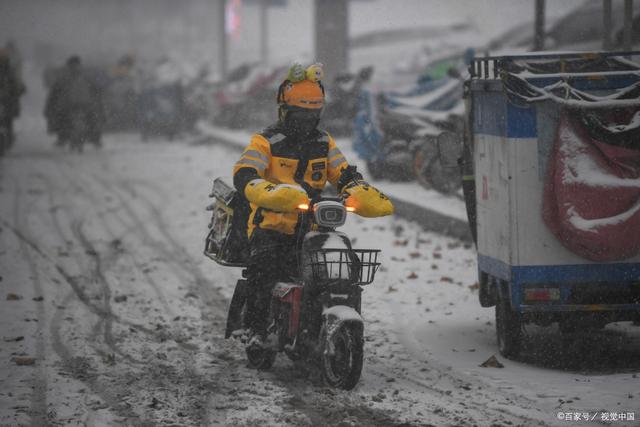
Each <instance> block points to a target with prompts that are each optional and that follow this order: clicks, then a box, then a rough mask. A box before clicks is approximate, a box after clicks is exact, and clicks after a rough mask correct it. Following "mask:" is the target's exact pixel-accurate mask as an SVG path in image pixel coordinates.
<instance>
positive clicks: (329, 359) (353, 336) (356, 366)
mask: <svg viewBox="0 0 640 427" xmlns="http://www.w3.org/2000/svg"><path fill="white" fill-rule="evenodd" d="M363 341H364V340H363V337H362V327H361V325H352V324H348V323H347V324H343V325H342V326H340V328H339V329H338V330H337V331H335V332H334V333H332V334H331V335H330V336H328V337H326V342H325V347H324V351H323V352H322V373H323V376H324V379H325V381H326V383H327V384H328V385H330V386H331V387H336V388H342V389H344V390H351V389H352V388H353V387H355V385H356V384H357V383H358V381H359V380H360V374H361V373H362V359H363Z"/></svg>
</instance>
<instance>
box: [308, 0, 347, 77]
mask: <svg viewBox="0 0 640 427" xmlns="http://www.w3.org/2000/svg"><path fill="white" fill-rule="evenodd" d="M314 9H315V60H316V61H320V62H322V63H323V64H324V66H325V67H324V72H325V81H327V82H329V83H331V82H333V79H334V77H335V76H336V74H338V73H340V72H342V71H347V70H348V68H349V1H348V0H315V8H314Z"/></svg>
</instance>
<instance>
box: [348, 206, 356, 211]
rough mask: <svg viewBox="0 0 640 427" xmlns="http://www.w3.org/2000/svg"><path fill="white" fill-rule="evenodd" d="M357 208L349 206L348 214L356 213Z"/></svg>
mask: <svg viewBox="0 0 640 427" xmlns="http://www.w3.org/2000/svg"><path fill="white" fill-rule="evenodd" d="M355 211H356V208H354V207H353V206H347V212H355Z"/></svg>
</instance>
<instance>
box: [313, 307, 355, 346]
mask: <svg viewBox="0 0 640 427" xmlns="http://www.w3.org/2000/svg"><path fill="white" fill-rule="evenodd" d="M322 320H323V325H324V327H325V331H326V335H327V338H331V337H332V336H333V334H335V333H336V332H337V331H338V330H339V329H340V327H341V326H342V325H344V324H351V325H353V326H355V327H356V328H359V329H360V331H362V330H363V329H364V320H363V319H362V316H361V315H360V313H358V312H357V311H356V310H355V309H354V308H353V307H349V306H346V305H334V306H333V307H329V308H326V309H324V311H323V312H322Z"/></svg>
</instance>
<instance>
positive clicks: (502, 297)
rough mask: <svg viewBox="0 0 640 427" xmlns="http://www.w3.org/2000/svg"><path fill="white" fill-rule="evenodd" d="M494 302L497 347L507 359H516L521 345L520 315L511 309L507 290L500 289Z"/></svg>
mask: <svg viewBox="0 0 640 427" xmlns="http://www.w3.org/2000/svg"><path fill="white" fill-rule="evenodd" d="M500 291H501V292H499V294H498V301H497V304H496V335H497V337H498V349H499V350H500V354H502V355H503V356H504V357H506V358H507V359H516V358H517V357H518V355H519V354H520V349H521V347H522V340H523V332H522V315H521V314H520V313H519V312H517V311H514V310H512V309H511V301H510V298H509V292H508V290H506V289H501V290H500Z"/></svg>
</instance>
